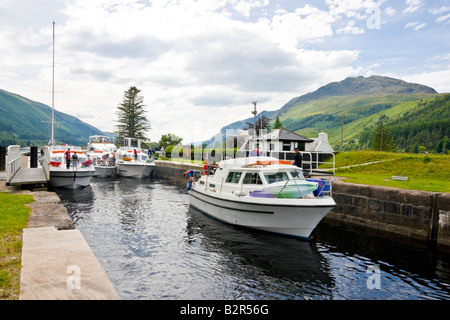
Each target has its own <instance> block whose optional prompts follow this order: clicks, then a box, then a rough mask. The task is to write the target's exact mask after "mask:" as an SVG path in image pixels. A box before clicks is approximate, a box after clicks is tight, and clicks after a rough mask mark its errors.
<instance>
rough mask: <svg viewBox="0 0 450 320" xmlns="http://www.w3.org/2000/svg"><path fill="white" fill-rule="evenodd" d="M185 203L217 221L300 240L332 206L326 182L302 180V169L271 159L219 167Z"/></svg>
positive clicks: (197, 184)
mask: <svg viewBox="0 0 450 320" xmlns="http://www.w3.org/2000/svg"><path fill="white" fill-rule="evenodd" d="M189 200H190V204H191V205H192V206H193V207H195V208H197V209H198V210H200V211H202V212H204V213H205V214H207V215H210V216H212V217H214V218H216V219H218V220H221V221H224V222H227V223H230V224H234V225H239V226H243V227H249V228H254V229H258V230H263V231H269V232H274V233H278V234H283V235H288V236H294V237H299V238H304V239H307V238H309V236H310V234H311V232H312V231H313V230H314V228H315V227H316V226H317V225H318V224H319V222H320V221H321V220H322V219H323V218H324V217H325V215H326V214H327V213H328V212H329V211H331V210H332V209H333V208H334V207H335V206H336V203H335V201H334V200H333V198H332V196H331V180H328V181H324V180H321V179H312V180H306V179H305V178H304V176H303V173H302V169H300V168H298V167H296V166H292V165H290V162H285V161H280V160H278V159H276V158H273V157H247V158H237V159H230V160H223V161H221V162H220V163H219V166H218V167H217V169H216V170H215V173H214V174H206V175H203V176H201V178H200V179H199V180H198V181H196V182H194V183H193V185H192V188H191V190H190V191H189Z"/></svg>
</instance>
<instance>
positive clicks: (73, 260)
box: [19, 227, 119, 300]
mask: <svg viewBox="0 0 450 320" xmlns="http://www.w3.org/2000/svg"><path fill="white" fill-rule="evenodd" d="M19 299H20V300H104V299H109V300H117V299H119V296H118V295H117V293H116V291H115V289H114V287H113V285H112V284H111V283H110V281H109V279H108V277H107V276H106V274H105V272H104V271H103V269H102V267H101V266H100V264H99V262H98V261H97V259H96V257H95V255H94V254H93V253H92V251H91V249H90V248H89V245H88V244H87V243H86V241H85V240H84V238H83V236H82V235H81V233H80V232H79V231H78V230H57V229H56V228H55V227H41V228H28V229H24V230H23V248H22V272H21V278H20V296H19Z"/></svg>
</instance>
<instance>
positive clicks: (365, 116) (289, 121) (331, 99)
mask: <svg viewBox="0 0 450 320" xmlns="http://www.w3.org/2000/svg"><path fill="white" fill-rule="evenodd" d="M437 95H438V93H437V92H436V90H434V89H433V88H430V87H428V86H424V85H421V84H414V83H408V82H405V81H403V80H399V79H394V78H390V77H384V76H371V77H350V78H347V79H344V80H343V81H340V82H332V83H329V84H327V85H325V86H323V87H321V88H319V89H317V90H316V91H314V92H310V93H308V94H305V95H302V96H299V97H295V98H293V99H291V100H290V101H288V102H287V103H286V104H285V105H284V106H283V107H281V108H280V109H278V110H276V111H273V112H271V119H273V120H274V119H275V118H276V117H277V116H278V117H280V120H281V122H282V123H283V126H284V127H285V128H286V129H288V130H290V131H293V132H296V133H298V134H300V135H303V136H305V137H309V138H316V137H317V135H318V133H319V132H321V131H323V130H324V131H325V132H327V133H328V137H329V140H330V143H331V144H332V145H333V147H334V148H335V150H339V149H340V145H341V134H342V129H343V144H344V146H345V145H346V146H347V147H348V148H358V147H360V146H359V145H358V139H359V137H360V135H361V133H362V132H364V131H365V130H372V129H373V127H374V125H375V123H377V122H378V120H379V118H380V117H383V119H388V120H389V121H394V120H398V121H402V120H401V118H402V117H403V114H404V113H406V112H408V111H409V110H411V109H417V110H420V108H421V106H420V105H419V106H418V104H419V102H420V101H421V100H422V101H423V100H428V99H433V98H435V97H436V96H437ZM245 121H248V119H247V120H243V121H241V123H244V122H245ZM404 121H407V120H406V118H405V120H404ZM238 124H239V122H236V123H234V124H233V125H234V127H233V129H236V126H237V125H238ZM227 128H229V126H226V127H224V129H227ZM224 129H222V130H224ZM238 129H243V127H240V128H238Z"/></svg>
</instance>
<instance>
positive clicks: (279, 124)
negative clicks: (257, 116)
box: [272, 116, 283, 129]
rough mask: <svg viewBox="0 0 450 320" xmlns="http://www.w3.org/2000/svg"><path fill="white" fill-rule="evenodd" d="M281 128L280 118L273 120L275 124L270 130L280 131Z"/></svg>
mask: <svg viewBox="0 0 450 320" xmlns="http://www.w3.org/2000/svg"><path fill="white" fill-rule="evenodd" d="M281 128H283V123H281V121H280V117H279V116H277V118H276V119H275V123H274V124H273V127H272V129H281Z"/></svg>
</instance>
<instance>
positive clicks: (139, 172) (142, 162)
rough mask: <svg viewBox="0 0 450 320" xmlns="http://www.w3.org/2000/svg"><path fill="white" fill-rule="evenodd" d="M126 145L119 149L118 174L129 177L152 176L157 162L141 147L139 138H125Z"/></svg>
mask: <svg viewBox="0 0 450 320" xmlns="http://www.w3.org/2000/svg"><path fill="white" fill-rule="evenodd" d="M124 140H125V146H123V147H120V148H119V149H118V150H117V160H116V167H117V174H118V175H119V176H122V177H127V178H138V179H140V178H145V177H148V176H150V174H151V173H152V171H153V168H154V167H155V163H154V161H153V159H152V158H150V157H149V156H148V154H147V152H145V150H143V149H142V148H141V141H140V140H139V139H133V138H125V139H124Z"/></svg>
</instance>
